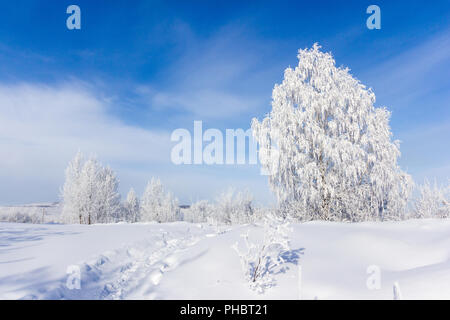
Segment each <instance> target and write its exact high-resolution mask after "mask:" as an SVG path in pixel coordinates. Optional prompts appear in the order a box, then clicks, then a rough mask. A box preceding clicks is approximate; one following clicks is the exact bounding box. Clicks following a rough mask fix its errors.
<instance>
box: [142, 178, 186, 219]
mask: <svg viewBox="0 0 450 320" xmlns="http://www.w3.org/2000/svg"><path fill="white" fill-rule="evenodd" d="M177 220H180V208H179V206H178V200H177V199H176V198H175V197H174V196H173V195H172V193H170V192H167V193H166V192H165V191H164V188H163V185H162V184H161V181H160V180H159V179H155V178H152V179H151V181H149V182H148V184H147V187H146V188H145V191H144V194H143V196H142V200H141V221H156V222H172V221H177Z"/></svg>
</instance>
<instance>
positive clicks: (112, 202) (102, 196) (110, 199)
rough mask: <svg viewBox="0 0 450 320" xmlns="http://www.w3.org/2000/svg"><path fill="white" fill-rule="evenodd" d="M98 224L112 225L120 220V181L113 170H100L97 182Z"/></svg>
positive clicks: (106, 168) (107, 168)
mask: <svg viewBox="0 0 450 320" xmlns="http://www.w3.org/2000/svg"><path fill="white" fill-rule="evenodd" d="M97 185H98V186H97V188H98V189H97V194H96V199H97V220H96V221H97V223H110V222H114V221H118V220H119V219H120V215H121V211H122V207H121V203H120V194H119V192H118V189H119V181H118V179H117V177H116V174H115V172H114V171H113V170H111V168H109V167H105V168H102V167H100V168H99V172H98V182H97Z"/></svg>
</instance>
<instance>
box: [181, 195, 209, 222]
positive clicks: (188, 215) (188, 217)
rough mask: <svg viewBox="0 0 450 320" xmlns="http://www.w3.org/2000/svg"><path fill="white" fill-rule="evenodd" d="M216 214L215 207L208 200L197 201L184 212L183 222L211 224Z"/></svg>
mask: <svg viewBox="0 0 450 320" xmlns="http://www.w3.org/2000/svg"><path fill="white" fill-rule="evenodd" d="M213 213H214V206H213V205H212V204H210V203H209V202H208V201H207V200H200V201H197V202H195V203H193V204H191V206H190V207H189V208H188V209H186V210H185V211H184V216H183V220H184V221H187V222H193V223H202V222H209V221H210V220H211V219H212V216H213Z"/></svg>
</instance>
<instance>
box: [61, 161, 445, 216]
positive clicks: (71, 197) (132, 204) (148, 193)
mask: <svg viewBox="0 0 450 320" xmlns="http://www.w3.org/2000/svg"><path fill="white" fill-rule="evenodd" d="M118 186H119V181H118V179H117V177H116V175H115V173H114V171H112V170H111V169H110V168H109V167H103V166H102V165H101V164H100V163H99V162H98V161H97V160H96V159H95V158H93V157H91V158H89V159H87V160H85V159H84V157H83V155H82V153H81V152H78V153H77V154H76V156H75V158H74V159H73V160H72V161H71V162H70V163H69V165H68V167H67V169H66V181H65V184H64V187H63V189H62V198H63V221H64V222H66V223H80V224H93V223H110V222H118V221H124V222H140V221H156V222H172V221H179V220H184V221H187V222H193V223H209V224H215V225H221V224H229V225H231V224H244V223H253V222H259V221H263V219H264V217H265V216H266V215H267V213H268V212H269V211H275V212H276V213H278V215H279V216H282V217H283V216H284V214H285V211H284V208H278V209H270V208H262V207H257V206H255V205H254V201H253V196H252V195H251V194H250V192H248V191H243V192H236V191H235V190H234V189H231V188H230V189H228V190H227V191H225V192H223V193H221V194H220V195H219V196H218V197H217V198H216V199H215V201H214V202H210V201H207V200H200V201H197V202H195V203H193V204H191V205H190V207H188V208H185V209H181V208H180V206H179V204H178V200H177V198H176V197H174V195H173V194H172V193H171V192H166V191H165V190H164V187H163V185H162V183H161V181H160V180H159V179H155V178H152V179H151V180H150V181H149V182H148V184H147V186H146V188H145V190H144V193H143V195H142V197H141V198H139V197H138V196H137V194H136V192H135V191H134V189H131V190H130V191H129V192H128V194H127V197H126V199H125V201H124V202H123V203H122V202H121V197H120V194H119V192H118ZM417 189H418V190H417V191H418V196H417V197H416V199H414V201H411V204H410V210H408V211H405V212H404V213H403V215H401V216H400V215H399V216H398V217H396V219H404V218H447V217H450V201H449V199H450V187H440V186H438V185H437V184H436V183H435V184H434V185H433V186H432V185H431V184H430V183H428V182H427V181H426V182H425V183H424V184H423V185H421V186H418V188H417ZM297 218H298V217H297ZM301 218H302V217H300V220H304V219H301Z"/></svg>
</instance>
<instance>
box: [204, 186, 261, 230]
mask: <svg viewBox="0 0 450 320" xmlns="http://www.w3.org/2000/svg"><path fill="white" fill-rule="evenodd" d="M254 213H255V210H254V206H253V196H252V195H251V194H250V192H248V191H240V192H236V191H235V190H234V189H232V188H230V189H228V190H227V191H226V192H223V193H221V194H220V195H219V197H218V198H217V199H216V205H215V212H214V216H213V217H212V220H213V221H214V222H216V223H219V224H245V223H251V222H253V216H254Z"/></svg>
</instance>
